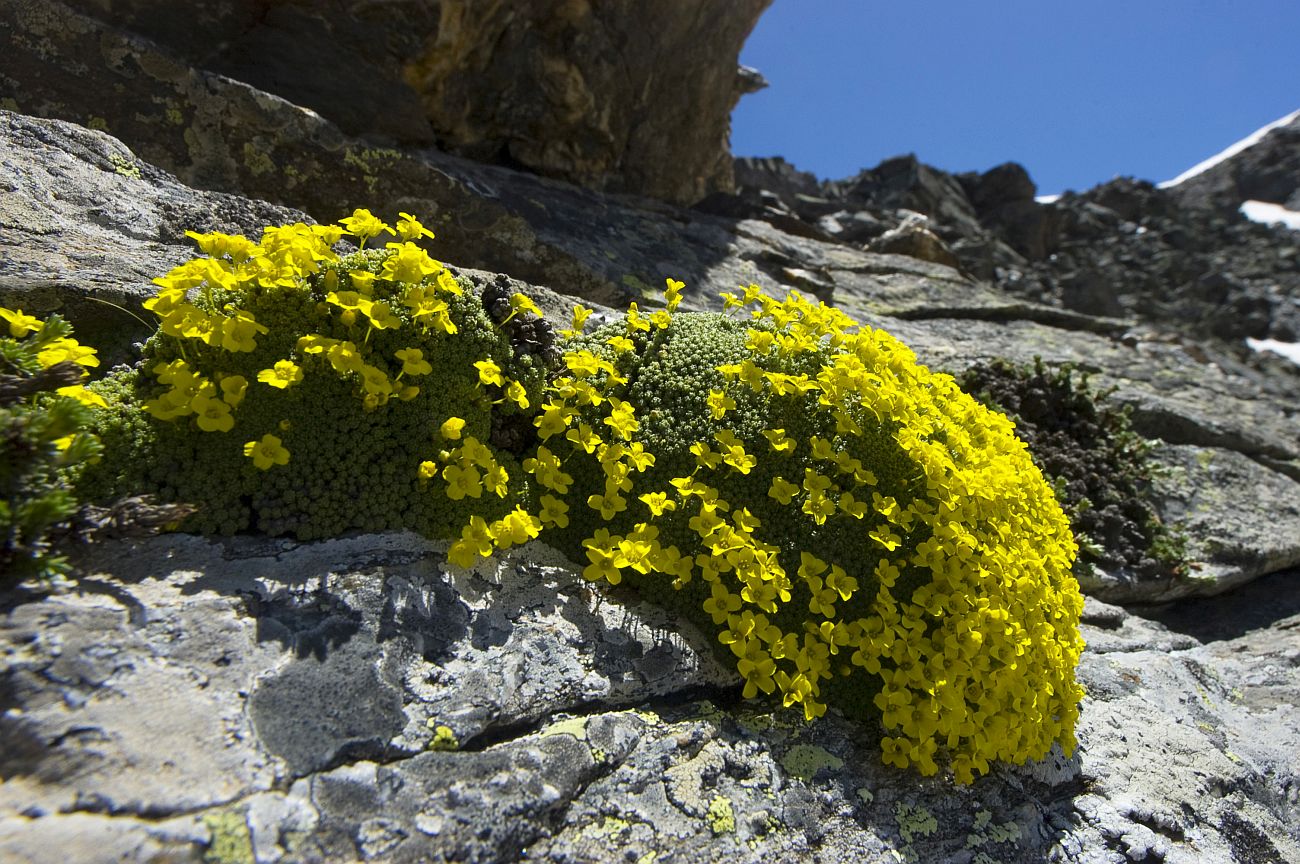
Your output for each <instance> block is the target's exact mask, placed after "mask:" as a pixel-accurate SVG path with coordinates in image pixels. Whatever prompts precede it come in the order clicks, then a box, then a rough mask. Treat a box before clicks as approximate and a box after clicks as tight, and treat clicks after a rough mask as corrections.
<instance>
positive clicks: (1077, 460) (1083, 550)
mask: <svg viewBox="0 0 1300 864" xmlns="http://www.w3.org/2000/svg"><path fill="white" fill-rule="evenodd" d="M958 381H959V382H960V384H961V387H962V389H963V390H966V391H967V392H968V393H971V394H973V395H974V396H976V397H977V398H978V399H980V400H982V401H983V402H984V403H985V404H988V405H990V406H991V407H994V408H996V409H998V410H1000V411H1003V412H1004V413H1006V414H1008V415H1009V416H1011V417H1012V419H1014V420H1015V423H1016V434H1017V435H1018V436H1019V437H1020V439H1021V440H1023V441H1024V442H1025V443H1026V444H1027V445H1028V446H1029V451H1030V453H1031V454H1032V455H1033V457H1034V461H1035V462H1036V463H1037V464H1038V466H1039V467H1040V468H1042V470H1043V473H1045V474H1046V475H1047V476H1048V477H1049V478H1051V480H1052V481H1053V484H1054V485H1055V487H1056V491H1057V497H1058V499H1060V501H1061V504H1062V506H1063V508H1064V509H1065V511H1066V515H1068V516H1069V517H1070V523H1071V527H1072V528H1073V530H1074V534H1075V537H1076V538H1077V539H1078V541H1079V547H1080V554H1079V558H1078V561H1077V563H1076V567H1091V566H1097V567H1101V568H1103V569H1106V570H1109V571H1123V572H1126V573H1129V574H1132V575H1133V576H1136V577H1137V578H1139V579H1157V578H1163V577H1168V576H1170V575H1173V574H1175V573H1178V572H1181V570H1182V568H1183V567H1185V557H1184V556H1185V550H1184V541H1183V538H1182V537H1181V535H1179V534H1178V533H1177V532H1176V531H1173V530H1171V529H1170V528H1169V527H1168V526H1166V525H1165V524H1163V523H1162V522H1161V520H1160V517H1159V515H1158V514H1157V513H1156V511H1155V508H1154V507H1153V506H1152V504H1151V500H1150V487H1151V476H1150V468H1149V467H1148V463H1147V459H1146V456H1147V453H1148V452H1149V449H1150V446H1151V445H1150V443H1149V442H1148V441H1146V440H1145V439H1143V438H1142V437H1141V436H1139V435H1138V434H1136V433H1135V432H1134V431H1133V430H1132V427H1131V425H1130V423H1129V415H1128V412H1127V411H1126V410H1123V409H1121V408H1117V407H1115V406H1114V405H1112V404H1110V403H1108V401H1107V399H1106V397H1107V396H1108V395H1109V394H1110V391H1099V390H1096V389H1094V388H1093V387H1091V386H1090V385H1089V383H1088V377H1087V375H1086V374H1081V373H1077V372H1076V371H1075V370H1074V369H1073V368H1072V367H1070V366H1068V365H1064V366H1060V367H1057V368H1056V369H1050V368H1048V367H1047V366H1045V365H1044V364H1043V362H1042V361H1041V359H1035V362H1034V365H1033V367H1028V366H1016V365H1013V364H1011V363H1008V362H1006V361H1002V360H998V361H993V362H989V363H979V364H976V365H975V366H972V367H971V368H970V369H968V370H967V371H966V372H964V373H963V374H962V375H960V376H958Z"/></svg>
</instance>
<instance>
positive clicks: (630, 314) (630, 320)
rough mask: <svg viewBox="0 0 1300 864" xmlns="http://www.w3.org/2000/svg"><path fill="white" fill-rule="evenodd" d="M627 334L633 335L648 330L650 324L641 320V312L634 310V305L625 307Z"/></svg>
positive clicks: (630, 304)
mask: <svg viewBox="0 0 1300 864" xmlns="http://www.w3.org/2000/svg"><path fill="white" fill-rule="evenodd" d="M625 320H626V326H627V332H628V333H635V332H637V331H638V330H649V329H650V322H649V321H645V320H643V319H642V318H641V311H640V310H639V309H637V308H636V303H635V302H633V303H629V304H628V306H627V315H626V317H625Z"/></svg>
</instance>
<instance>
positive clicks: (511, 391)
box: [506, 381, 528, 408]
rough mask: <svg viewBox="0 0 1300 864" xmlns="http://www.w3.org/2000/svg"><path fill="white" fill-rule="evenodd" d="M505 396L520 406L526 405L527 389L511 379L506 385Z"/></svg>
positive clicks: (524, 406)
mask: <svg viewBox="0 0 1300 864" xmlns="http://www.w3.org/2000/svg"><path fill="white" fill-rule="evenodd" d="M506 398H507V399H509V400H510V401H511V402H514V403H515V404H516V405H518V406H519V407H520V408H527V407H528V391H527V390H525V389H524V385H523V384H521V383H519V382H518V381H511V382H510V383H509V384H508V385H507V386H506Z"/></svg>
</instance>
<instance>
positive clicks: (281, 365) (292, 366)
mask: <svg viewBox="0 0 1300 864" xmlns="http://www.w3.org/2000/svg"><path fill="white" fill-rule="evenodd" d="M257 380H258V381H260V382H262V383H263V384H269V385H271V386H272V387H275V388H276V389H278V390H284V389H285V388H286V387H291V386H293V385H294V384H297V383H298V382H299V381H301V380H302V367H301V366H299V365H298V364H296V363H294V362H293V361H292V360H278V361H276V364H275V366H274V367H272V368H270V369H263V370H262V371H261V372H258V373H257Z"/></svg>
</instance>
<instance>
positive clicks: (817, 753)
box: [781, 744, 844, 783]
mask: <svg viewBox="0 0 1300 864" xmlns="http://www.w3.org/2000/svg"><path fill="white" fill-rule="evenodd" d="M781 767H783V768H785V770H786V773H787V774H789V775H790V776H792V777H798V778H799V779H800V780H802V781H804V782H805V783H808V782H811V781H812V779H813V777H815V776H817V772H818V771H820V770H822V769H823V768H829V769H831V770H832V771H838V770H839V769H840V768H843V767H844V760H843V759H841V758H839V757H838V756H836V755H835V754H834V753H831V752H830V751H829V750H826V749H824V748H822V747H816V746H813V745H812V744H796V745H794V746H793V747H791V748H790V749H789V750H787V751H786V752H785V755H784V756H782V757H781Z"/></svg>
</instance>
